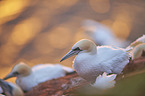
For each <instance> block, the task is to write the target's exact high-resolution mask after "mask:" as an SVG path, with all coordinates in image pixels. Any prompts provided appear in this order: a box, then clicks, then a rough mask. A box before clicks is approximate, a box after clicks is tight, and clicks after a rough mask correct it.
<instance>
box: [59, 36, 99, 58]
mask: <svg viewBox="0 0 145 96" xmlns="http://www.w3.org/2000/svg"><path fill="white" fill-rule="evenodd" d="M96 51H97V50H96V45H95V43H94V42H92V41H91V40H88V39H82V40H80V41H78V42H77V43H75V44H74V45H73V47H72V49H71V50H70V51H69V52H68V53H67V54H66V55H65V56H64V57H63V58H62V59H61V60H60V61H63V60H65V59H67V58H69V57H71V56H73V55H77V54H79V53H80V52H83V53H90V54H94V53H96Z"/></svg>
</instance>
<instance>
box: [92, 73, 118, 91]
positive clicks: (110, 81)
mask: <svg viewBox="0 0 145 96" xmlns="http://www.w3.org/2000/svg"><path fill="white" fill-rule="evenodd" d="M116 76H117V75H116V74H111V75H107V73H105V72H104V73H103V74H102V75H99V76H98V77H97V78H96V81H95V83H94V84H91V85H92V86H93V87H95V88H97V89H101V90H104V89H108V88H112V87H114V86H115V83H116V81H115V80H114V79H115V78H116Z"/></svg>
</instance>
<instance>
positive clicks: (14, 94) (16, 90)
mask: <svg viewBox="0 0 145 96" xmlns="http://www.w3.org/2000/svg"><path fill="white" fill-rule="evenodd" d="M0 86H1V88H2V90H3V92H4V94H5V95H6V96H24V92H23V91H22V89H21V88H20V87H19V86H18V85H16V84H14V83H11V82H6V81H4V80H2V79H0ZM5 95H3V96H5Z"/></svg>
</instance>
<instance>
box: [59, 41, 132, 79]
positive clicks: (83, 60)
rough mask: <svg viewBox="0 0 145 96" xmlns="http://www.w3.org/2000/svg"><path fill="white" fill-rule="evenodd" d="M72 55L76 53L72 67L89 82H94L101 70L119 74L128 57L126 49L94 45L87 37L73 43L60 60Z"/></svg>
mask: <svg viewBox="0 0 145 96" xmlns="http://www.w3.org/2000/svg"><path fill="white" fill-rule="evenodd" d="M73 55H77V56H76V57H75V59H74V61H73V68H74V69H75V71H76V72H77V73H78V75H79V76H80V77H82V78H84V79H85V80H87V81H89V82H95V80H96V78H97V76H99V75H100V74H102V73H103V72H106V73H107V74H109V73H114V74H121V73H122V70H123V68H124V67H125V66H126V65H127V64H128V63H129V59H130V54H129V53H128V52H127V51H126V49H123V48H119V47H114V46H113V47H112V46H96V44H95V43H94V42H93V41H91V40H88V39H82V40H80V41H78V42H77V43H75V44H74V45H73V47H72V49H71V50H70V51H69V52H68V53H67V54H66V55H65V56H64V57H62V59H61V60H60V62H62V61H63V60H65V59H67V58H69V57H71V56H73Z"/></svg>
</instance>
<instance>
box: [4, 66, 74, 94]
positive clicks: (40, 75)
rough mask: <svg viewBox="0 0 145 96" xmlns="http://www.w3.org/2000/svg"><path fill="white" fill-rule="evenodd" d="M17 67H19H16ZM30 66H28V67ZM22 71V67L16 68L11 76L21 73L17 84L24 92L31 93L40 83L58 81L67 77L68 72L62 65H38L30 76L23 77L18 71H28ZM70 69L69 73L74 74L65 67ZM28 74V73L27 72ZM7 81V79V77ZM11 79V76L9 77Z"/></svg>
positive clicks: (33, 68) (32, 69)
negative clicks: (57, 79)
mask: <svg viewBox="0 0 145 96" xmlns="http://www.w3.org/2000/svg"><path fill="white" fill-rule="evenodd" d="M25 65H26V64H22V67H23V68H24V66H25ZM15 66H17V65H15ZM27 66H28V65H27ZM23 68H22V69H21V66H20V67H17V68H16V67H14V68H13V70H12V71H11V73H10V74H13V73H15V72H20V74H18V75H17V76H16V77H17V79H16V83H17V84H18V85H19V86H20V87H21V88H22V89H23V90H24V91H29V90H31V89H32V87H34V86H36V85H38V84H39V83H42V82H45V81H47V80H52V79H56V78H59V77H63V76H65V75H66V73H67V72H68V70H65V69H64V68H63V66H62V65H60V64H39V65H36V66H34V67H32V68H30V69H31V71H30V72H29V74H28V75H26V76H23V75H22V74H21V71H18V70H25V71H26V69H28V68H26V69H23ZM65 68H67V69H69V72H72V71H73V70H72V69H71V68H68V67H65ZM25 73H27V72H25ZM5 78H6V79H7V77H5ZM8 78H9V75H8Z"/></svg>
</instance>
